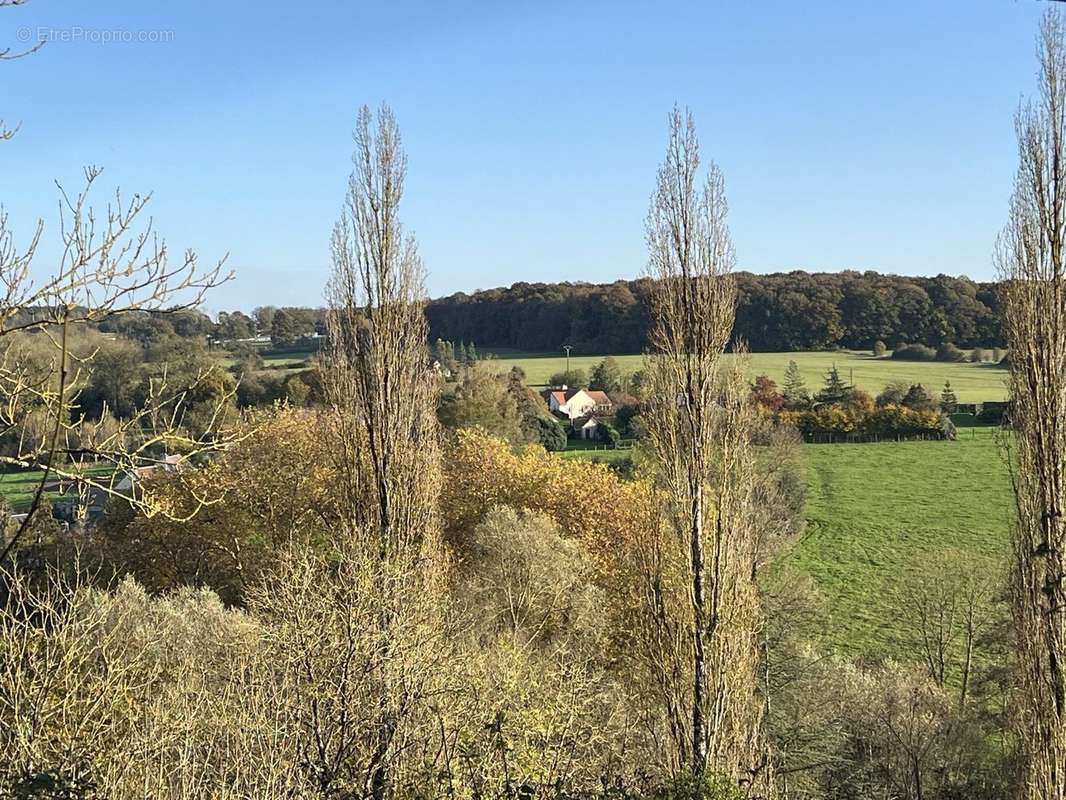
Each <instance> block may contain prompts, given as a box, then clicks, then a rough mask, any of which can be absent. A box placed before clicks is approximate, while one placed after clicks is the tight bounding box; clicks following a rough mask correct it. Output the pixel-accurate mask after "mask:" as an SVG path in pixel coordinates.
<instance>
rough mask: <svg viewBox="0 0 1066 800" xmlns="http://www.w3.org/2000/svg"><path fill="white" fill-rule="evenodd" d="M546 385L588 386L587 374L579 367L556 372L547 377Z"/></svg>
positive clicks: (575, 387) (572, 387) (573, 387)
mask: <svg viewBox="0 0 1066 800" xmlns="http://www.w3.org/2000/svg"><path fill="white" fill-rule="evenodd" d="M548 385H549V386H568V387H570V388H571V389H580V388H581V387H582V386H588V376H587V375H586V374H585V370H583V369H580V368H574V369H571V370H566V371H563V372H556V373H555V374H554V375H552V376H551V377H550V378H548Z"/></svg>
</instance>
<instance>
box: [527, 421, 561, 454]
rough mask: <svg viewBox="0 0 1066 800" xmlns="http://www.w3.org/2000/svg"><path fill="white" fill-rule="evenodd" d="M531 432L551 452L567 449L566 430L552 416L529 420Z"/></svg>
mask: <svg viewBox="0 0 1066 800" xmlns="http://www.w3.org/2000/svg"><path fill="white" fill-rule="evenodd" d="M529 432H530V434H531V435H532V437H533V439H534V440H535V441H536V442H538V443H539V444H540V445H541V446H542V447H543V448H544V449H545V450H547V451H548V452H549V453H557V452H559V451H561V450H565V449H566V430H565V429H564V428H563V426H562V425H560V424H559V423H558V421H556V420H554V419H552V418H551V417H534V418H533V419H532V420H530V422H529Z"/></svg>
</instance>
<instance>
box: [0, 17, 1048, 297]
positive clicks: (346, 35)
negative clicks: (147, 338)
mask: <svg viewBox="0 0 1066 800" xmlns="http://www.w3.org/2000/svg"><path fill="white" fill-rule="evenodd" d="M1046 5H1047V4H1046V3H1042V2H1037V1H1036V0H1013V1H1012V0H967V1H966V2H937V3H929V2H913V3H907V2H897V3H867V2H856V1H855V0H849V2H825V3H813V2H810V3H798V2H795V0H791V1H790V2H784V1H783V0H782V1H781V2H759V3H749V2H733V1H732V0H730V1H729V2H724V1H720V2H695V3H650V2H647V3H625V2H591V1H587V0H577V1H575V0H571V2H563V3H553V2H538V3H533V2H505V3H500V2H496V3H465V4H464V3H439V2H419V3H414V2H380V1H375V2H372V3H370V2H363V1H358V2H340V0H333V1H332V2H326V0H303V2H300V3H293V2H275V1H274V0H258V1H257V2H250V1H249V0H226V2H221V3H210V4H208V3H144V2H142V1H140V0H138V1H136V2H135V1H134V0H99V2H93V3H86V2H85V1H84V0H29V2H28V3H27V4H26V5H24V6H20V7H16V8H7V9H2V10H0V48H2V47H3V46H5V44H7V43H9V44H11V45H17V44H18V43H19V40H20V39H21V38H25V37H26V35H27V31H28V32H29V34H30V35H31V36H37V35H38V32H39V31H55V32H56V33H55V34H54V35H55V36H58V37H62V36H69V37H71V38H74V39H77V40H76V41H61V40H59V39H56V40H54V41H51V42H49V43H48V44H47V45H46V46H45V47H44V48H43V49H42V50H40V51H39V52H38V53H36V54H34V55H33V56H32V57H28V58H24V59H21V60H18V61H14V62H5V63H0V117H2V118H5V119H6V120H7V121H8V122H9V123H12V122H21V125H22V129H21V131H20V133H19V135H18V136H17V137H16V138H15V139H14V140H13V141H11V142H8V143H5V144H2V145H0V202H2V203H3V204H4V206H5V207H6V209H7V210H8V212H9V213H10V215H11V218H12V221H13V222H15V224H16V226H17V228H18V229H19V230H21V231H24V232H26V233H28V231H29V229H30V226H31V225H32V222H33V220H34V219H35V218H36V217H38V216H43V217H44V219H45V222H46V237H49V236H50V239H49V241H50V242H54V241H55V235H56V224H55V223H56V214H55V211H54V209H55V202H56V197H57V195H56V189H55V185H54V181H55V180H59V181H61V182H62V183H63V184H65V185H67V186H69V187H76V186H77V184H78V181H79V179H80V175H81V169H82V167H83V166H84V165H86V164H98V165H101V166H103V167H104V168H105V172H104V175H103V179H102V184H101V186H102V187H103V188H106V189H108V190H110V189H113V188H114V187H115V186H121V187H122V188H123V190H124V191H125V192H134V191H140V192H144V191H152V192H154V199H153V201H152V213H153V215H154V217H155V220H156V224H157V227H158V228H159V230H160V231H162V232H163V233H164V234H165V235H166V237H167V240H168V242H169V243H170V245H171V247H172V248H173V249H183V248H185V247H193V248H195V249H196V250H197V251H198V252H199V253H200V256H201V258H202V259H204V260H211V259H213V258H217V257H218V256H220V255H222V254H224V253H226V252H228V253H229V254H230V261H229V263H230V266H231V267H233V268H234V269H235V270H236V271H237V276H238V277H237V280H236V281H234V282H233V283H231V284H229V285H227V286H225V287H222V288H220V289H219V290H217V291H216V293H215V294H214V295H213V296H212V298H211V300H210V302H209V307H210V308H211V309H214V310H217V309H222V308H245V309H250V308H252V307H253V306H256V305H262V304H274V305H286V304H318V303H319V302H320V301H321V298H322V287H323V285H324V283H325V280H326V276H327V274H328V270H329V233H330V229H331V227H332V225H333V222H334V220H335V218H336V216H337V214H338V211H339V209H340V206H341V201H342V198H343V193H344V188H345V184H346V179H347V175H348V172H349V171H350V152H351V128H352V124H353V121H354V118H355V112H356V109H357V108H358V107H359V106H360V105H361V104H364V103H367V104H370V105H371V106H374V105H377V104H378V103H380V102H381V101H387V102H388V103H390V104H391V105H392V106H393V108H394V109H395V111H396V113H397V116H398V118H399V122H400V125H401V128H402V130H403V135H404V141H405V144H406V147H407V151H408V158H409V170H408V189H407V199H406V203H405V208H404V210H403V217H404V219H405V222H406V224H407V227H408V228H409V229H410V230H411V231H412V232H414V233H415V235H416V236H417V238H418V241H419V245H420V249H421V252H422V255H423V258H424V260H425V262H426V266H427V269H428V271H429V282H428V288H429V291H430V293H431V294H433V295H440V294H446V293H451V292H453V291H458V290H463V291H471V290H474V289H478V288H488V287H492V286H498V285H503V284H509V283H512V282H514V281H519V280H526V281H556V280H587V281H596V282H600V281H610V280H614V279H616V278H619V277H624V278H631V277H636V276H638V275H639V274H640V273H641V271H642V269H643V267H644V263H645V250H644V239H643V220H644V216H645V213H646V211H647V203H648V197H649V194H650V192H651V188H652V182H653V179H654V173H655V167H656V164H657V163H658V161H659V160H660V158H661V156H662V152H663V149H664V146H665V134H666V116H667V113H668V111H669V109H670V108H671V106H672V105H673V104H674V103H675V102H679V103H681V104H684V105H688V106H689V107H690V108H691V109H692V111H693V113H694V115H695V117H696V123H697V126H698V129H699V133H700V137H701V140H702V145H703V151H704V154H705V156H707V157H711V158H713V159H715V160H716V161H717V162H718V163H719V165H720V166H721V167H722V170H723V172H724V174H725V177H726V187H727V191H728V195H729V198H730V203H731V226H732V230H733V236H734V239H735V243H736V248H737V256H738V263H739V266H740V267H741V268H743V269H750V270H752V271H756V272H767V271H777V270H789V269H808V270H830V271H835V270H841V269H876V270H881V271H886V272H897V273H902V274H930V275H932V274H937V273H940V272H943V273H948V274H952V275H958V274H967V275H970V276H972V277H975V278H989V277H991V275H992V266H991V258H990V254H991V250H992V245H993V242H994V239H995V236H996V233H997V231H998V230H999V228H1000V227H1001V225H1002V223H1003V221H1004V215H1005V210H1006V205H1007V199H1008V195H1009V191H1010V181H1011V176H1012V173H1013V170H1014V162H1015V149H1014V138H1013V128H1012V115H1013V112H1014V110H1015V109H1016V107H1017V105H1018V102H1019V100H1020V99H1021V97H1022V96H1023V95H1025V94H1028V93H1029V92H1031V91H1032V90H1033V88H1034V87H1035V69H1036V67H1035V57H1034V48H1035V45H1034V42H1035V35H1036V29H1037V25H1038V21H1039V16H1040V14H1041V13H1042V11H1043V10H1044V8H1045V7H1046ZM79 31H80V32H79ZM107 31H129V32H133V33H134V35H136V34H137V32H140V31H145V32H149V34H148V38H159V36H157V35H155V34H153V33H151V32H155V31H161V32H165V33H164V34H162V37H163V38H164V39H167V41H161V42H158V41H157V42H102V41H98V40H99V38H100V37H101V36H103V35H104V34H103V33H102V32H107ZM100 199H101V200H106V193H101V195H100ZM52 253H54V250H53V249H50V248H48V247H46V248H45V249H44V250H43V251H42V255H43V256H45V258H43V259H42V264H41V266H46V265H47V264H46V261H47V257H48V256H50V255H52Z"/></svg>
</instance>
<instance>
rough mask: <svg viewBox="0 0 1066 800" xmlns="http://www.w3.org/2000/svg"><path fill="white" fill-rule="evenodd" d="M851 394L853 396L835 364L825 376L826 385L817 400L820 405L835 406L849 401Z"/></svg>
mask: <svg viewBox="0 0 1066 800" xmlns="http://www.w3.org/2000/svg"><path fill="white" fill-rule="evenodd" d="M849 394H851V387H850V386H848V385H847V384H846V383H844V379H843V378H841V377H840V372H839V370H837V366H836V364H834V365H833V367H832V369H830V370H829V372H827V373H826V374H825V385H824V386H823V387H822V390H821V391H820V392H818V396H817V397H816V398H815V399H816V400H817V401H818V402H819V403H828V404H830V405H834V404H836V403H842V402H843V401H845V400H847V399H848V395H849Z"/></svg>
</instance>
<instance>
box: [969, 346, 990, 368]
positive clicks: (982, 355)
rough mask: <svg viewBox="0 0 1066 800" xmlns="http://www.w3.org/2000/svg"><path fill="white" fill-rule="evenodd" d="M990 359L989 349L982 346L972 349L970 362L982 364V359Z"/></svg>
mask: <svg viewBox="0 0 1066 800" xmlns="http://www.w3.org/2000/svg"><path fill="white" fill-rule="evenodd" d="M987 360H988V351H987V350H984V349H983V348H980V347H975V348H974V349H973V350H971V351H970V362H971V363H973V364H980V363H981V362H982V361H987Z"/></svg>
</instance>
